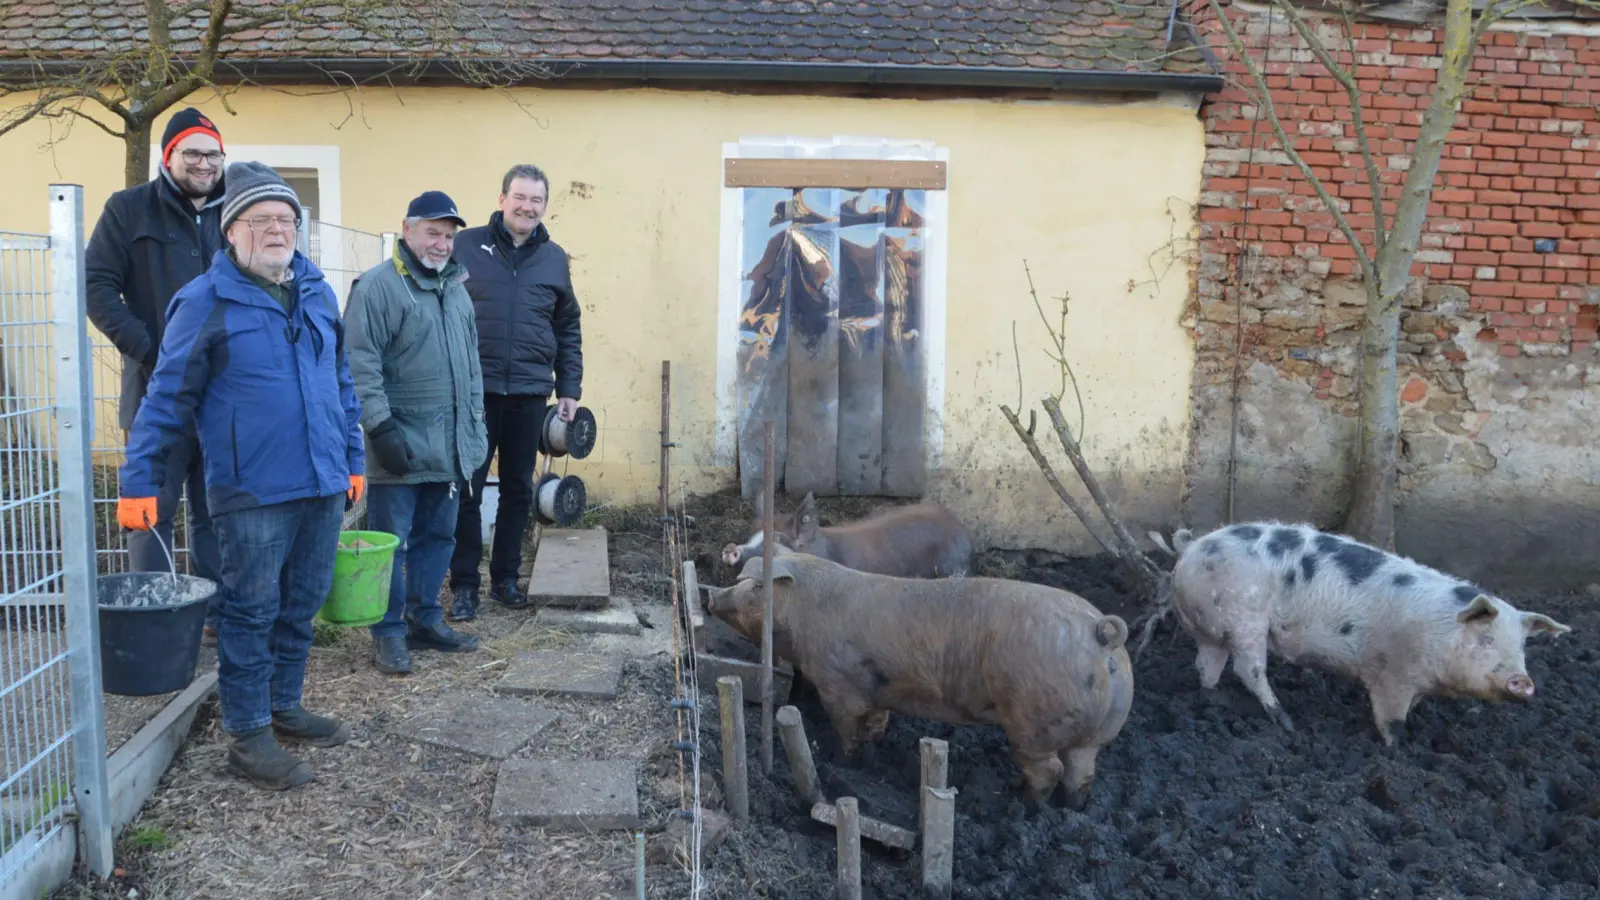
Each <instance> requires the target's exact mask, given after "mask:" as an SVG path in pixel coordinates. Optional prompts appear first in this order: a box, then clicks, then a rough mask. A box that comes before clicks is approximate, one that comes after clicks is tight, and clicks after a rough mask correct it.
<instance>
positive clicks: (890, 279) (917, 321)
mask: <svg viewBox="0 0 1600 900" xmlns="http://www.w3.org/2000/svg"><path fill="white" fill-rule="evenodd" d="M886 207H887V211H886V223H885V225H886V227H885V229H884V240H885V245H884V304H883V305H884V341H885V343H884V366H883V493H884V494H886V495H888V496H891V497H920V496H922V495H923V492H924V490H925V488H926V486H927V457H926V455H925V454H924V452H923V418H924V415H925V410H926V408H927V379H926V377H925V376H926V366H927V356H926V353H925V352H924V350H923V339H922V282H923V279H922V264H923V258H924V253H923V247H924V242H923V236H922V232H923V228H922V226H923V220H922V216H921V213H920V209H921V207H922V194H921V192H919V191H890V192H889V197H888V202H887V204H886Z"/></svg>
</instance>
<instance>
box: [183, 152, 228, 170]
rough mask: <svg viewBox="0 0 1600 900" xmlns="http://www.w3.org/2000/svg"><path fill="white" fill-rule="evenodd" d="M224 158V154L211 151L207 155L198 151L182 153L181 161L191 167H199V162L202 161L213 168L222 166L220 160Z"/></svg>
mask: <svg viewBox="0 0 1600 900" xmlns="http://www.w3.org/2000/svg"><path fill="white" fill-rule="evenodd" d="M225 158H226V154H224V153H222V152H221V151H217V150H213V151H211V152H209V153H202V152H200V151H199V150H185V151H183V161H184V162H186V163H188V164H189V165H191V166H194V165H199V164H200V161H201V160H204V161H206V162H207V163H209V164H211V165H213V166H220V165H222V160H223V159H225Z"/></svg>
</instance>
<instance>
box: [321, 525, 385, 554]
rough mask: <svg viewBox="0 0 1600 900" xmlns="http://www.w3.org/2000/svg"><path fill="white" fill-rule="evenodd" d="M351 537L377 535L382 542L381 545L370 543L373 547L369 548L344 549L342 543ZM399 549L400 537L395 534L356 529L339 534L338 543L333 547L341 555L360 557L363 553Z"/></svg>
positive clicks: (361, 538) (358, 538)
mask: <svg viewBox="0 0 1600 900" xmlns="http://www.w3.org/2000/svg"><path fill="white" fill-rule="evenodd" d="M353 535H377V536H379V537H381V538H383V541H382V542H381V543H380V542H378V541H372V543H373V546H371V547H346V546H345V545H344V542H345V541H346V540H347V539H349V538H350V537H352V536H353ZM356 540H366V538H363V537H357V538H356ZM399 547H400V536H399V535H397V534H391V533H390V532H387V531H373V530H370V529H365V528H356V529H351V530H349V531H341V532H339V543H338V544H337V545H336V546H335V550H336V552H338V553H343V554H346V555H349V556H361V555H362V554H365V553H384V552H388V551H393V550H397V549H399Z"/></svg>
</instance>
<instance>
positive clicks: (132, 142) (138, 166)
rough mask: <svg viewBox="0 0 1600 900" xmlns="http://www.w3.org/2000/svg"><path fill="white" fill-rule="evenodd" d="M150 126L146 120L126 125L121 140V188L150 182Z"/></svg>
mask: <svg viewBox="0 0 1600 900" xmlns="http://www.w3.org/2000/svg"><path fill="white" fill-rule="evenodd" d="M151 125H152V122H151V121H150V120H148V119H144V120H141V121H138V122H129V123H128V124H127V127H126V129H125V131H124V135H123V138H122V160H123V162H122V180H123V182H124V184H123V187H133V186H134V185H138V184H144V183H145V182H146V181H149V180H150V129H151Z"/></svg>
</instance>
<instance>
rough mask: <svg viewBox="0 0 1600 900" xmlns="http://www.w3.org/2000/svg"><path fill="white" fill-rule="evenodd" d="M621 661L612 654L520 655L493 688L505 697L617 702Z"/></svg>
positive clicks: (562, 652) (554, 652) (561, 652)
mask: <svg viewBox="0 0 1600 900" xmlns="http://www.w3.org/2000/svg"><path fill="white" fill-rule="evenodd" d="M621 682H622V659H621V657H619V656H616V655H614V654H609V653H585V652H583V651H574V650H534V651H530V652H527V653H518V654H517V655H516V656H513V657H512V658H511V663H510V664H509V665H508V666H507V667H506V674H505V677H504V678H502V679H500V681H499V682H498V683H497V684H496V685H495V686H494V689H495V690H496V691H499V692H500V693H503V694H553V695H558V696H559V695H564V696H569V697H589V698H594V699H597V700H615V699H616V698H617V688H618V686H619V685H620V684H621Z"/></svg>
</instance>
